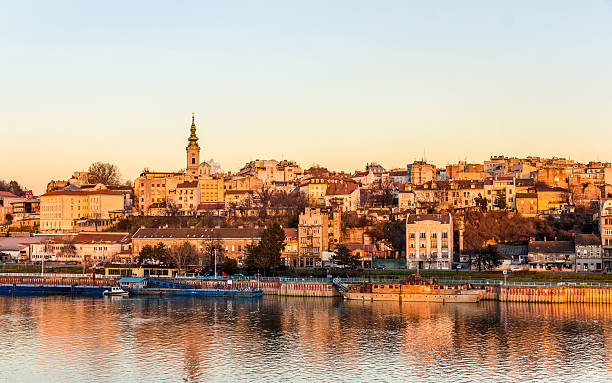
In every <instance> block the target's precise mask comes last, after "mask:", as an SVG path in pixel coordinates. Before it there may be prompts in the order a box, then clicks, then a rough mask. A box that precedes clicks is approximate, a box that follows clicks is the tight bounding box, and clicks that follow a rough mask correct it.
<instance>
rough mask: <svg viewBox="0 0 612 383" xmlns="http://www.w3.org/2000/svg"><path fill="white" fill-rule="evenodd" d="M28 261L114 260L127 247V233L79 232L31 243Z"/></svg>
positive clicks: (81, 261)
mask: <svg viewBox="0 0 612 383" xmlns="http://www.w3.org/2000/svg"><path fill="white" fill-rule="evenodd" d="M29 247H30V261H32V262H42V261H43V260H44V261H51V262H63V263H64V262H65V263H83V262H85V263H88V264H99V263H107V262H111V261H113V260H114V258H115V257H116V256H117V254H119V253H121V252H122V251H124V250H127V249H129V247H130V241H129V234H128V233H90V232H81V233H78V234H77V235H75V236H70V237H67V238H51V239H49V240H46V241H44V242H40V243H32V244H30V245H29Z"/></svg>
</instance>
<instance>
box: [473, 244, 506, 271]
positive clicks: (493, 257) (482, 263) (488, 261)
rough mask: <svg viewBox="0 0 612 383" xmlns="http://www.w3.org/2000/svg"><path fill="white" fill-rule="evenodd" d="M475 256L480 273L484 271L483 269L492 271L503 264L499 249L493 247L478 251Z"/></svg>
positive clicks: (488, 246)
mask: <svg viewBox="0 0 612 383" xmlns="http://www.w3.org/2000/svg"><path fill="white" fill-rule="evenodd" d="M475 256H476V259H475V262H476V265H477V266H478V271H482V269H483V268H484V269H485V270H492V269H494V268H495V267H497V266H499V265H500V264H501V259H500V258H499V253H498V252H497V247H496V246H493V245H487V247H485V248H483V249H480V250H478V251H476V253H475Z"/></svg>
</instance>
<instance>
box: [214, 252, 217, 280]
mask: <svg viewBox="0 0 612 383" xmlns="http://www.w3.org/2000/svg"><path fill="white" fill-rule="evenodd" d="M214 251H215V278H217V248H216V247H215V248H214Z"/></svg>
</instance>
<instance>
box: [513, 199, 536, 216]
mask: <svg viewBox="0 0 612 383" xmlns="http://www.w3.org/2000/svg"><path fill="white" fill-rule="evenodd" d="M515 202H516V212H517V213H519V214H521V215H523V216H525V217H537V215H538V194H537V193H517V194H516V201H515Z"/></svg>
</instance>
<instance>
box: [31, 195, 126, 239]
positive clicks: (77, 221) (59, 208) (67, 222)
mask: <svg viewBox="0 0 612 383" xmlns="http://www.w3.org/2000/svg"><path fill="white" fill-rule="evenodd" d="M123 208H124V197H123V195H122V194H121V193H119V192H115V191H112V190H106V189H100V190H91V191H82V190H56V191H52V192H49V193H46V194H43V195H42V196H40V230H41V231H42V232H68V231H71V232H74V231H75V230H76V229H77V228H78V227H79V226H95V227H96V228H97V227H98V226H100V227H104V226H107V225H109V224H111V221H112V219H111V216H110V212H111V211H114V210H123Z"/></svg>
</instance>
